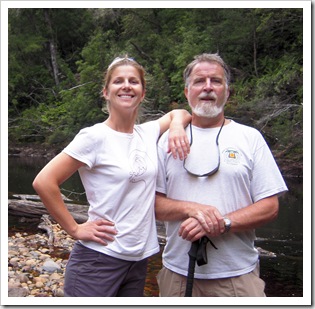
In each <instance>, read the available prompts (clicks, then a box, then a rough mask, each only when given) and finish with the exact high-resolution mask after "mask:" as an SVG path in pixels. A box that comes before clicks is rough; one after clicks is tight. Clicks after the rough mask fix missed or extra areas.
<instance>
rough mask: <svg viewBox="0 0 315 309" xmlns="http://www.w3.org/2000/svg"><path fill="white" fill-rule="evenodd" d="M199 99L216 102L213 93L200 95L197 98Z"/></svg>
mask: <svg viewBox="0 0 315 309" xmlns="http://www.w3.org/2000/svg"><path fill="white" fill-rule="evenodd" d="M199 99H202V100H203V99H205V100H216V99H217V96H216V95H215V94H214V93H202V94H201V95H200V96H199Z"/></svg>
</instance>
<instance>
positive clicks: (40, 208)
mask: <svg viewBox="0 0 315 309" xmlns="http://www.w3.org/2000/svg"><path fill="white" fill-rule="evenodd" d="M19 197H20V198H21V199H9V201H8V208H9V212H8V213H9V216H10V215H12V216H17V217H25V218H38V219H40V218H41V217H42V215H49V213H48V211H47V209H46V207H45V206H44V204H43V203H42V202H41V201H34V200H28V199H26V196H24V195H23V196H19ZM33 198H34V197H33V196H32V199H33ZM65 205H66V206H67V208H68V210H69V212H70V213H71V215H72V216H73V218H74V220H75V221H76V222H77V223H84V222H86V221H87V219H88V215H87V212H88V208H89V206H88V205H81V204H70V203H65Z"/></svg>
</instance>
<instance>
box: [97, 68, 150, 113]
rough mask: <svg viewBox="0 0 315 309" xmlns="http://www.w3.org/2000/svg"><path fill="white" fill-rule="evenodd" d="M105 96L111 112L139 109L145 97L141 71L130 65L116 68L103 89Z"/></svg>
mask: <svg viewBox="0 0 315 309" xmlns="http://www.w3.org/2000/svg"><path fill="white" fill-rule="evenodd" d="M103 94H104V97H105V99H106V100H107V102H108V103H109V107H110V110H112V109H113V108H115V109H121V108H131V109H136V108H138V107H139V104H140V103H141V101H142V100H143V99H144V96H145V90H144V87H143V83H142V80H141V76H140V72H139V70H138V69H137V68H136V67H134V66H133V65H129V64H123V65H119V66H116V67H115V68H114V69H113V70H112V72H111V75H110V78H109V79H108V82H107V84H106V87H104V89H103Z"/></svg>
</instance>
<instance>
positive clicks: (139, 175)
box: [129, 149, 152, 185]
mask: <svg viewBox="0 0 315 309" xmlns="http://www.w3.org/2000/svg"><path fill="white" fill-rule="evenodd" d="M150 163H151V164H152V162H151V160H150V158H149V156H148V155H147V153H146V152H144V151H140V150H137V149H136V150H133V151H132V152H131V154H130V156H129V164H130V167H131V171H130V172H129V174H130V177H129V181H130V182H132V183H136V182H139V181H143V182H144V184H145V185H146V181H145V178H147V177H148V175H147V172H148V168H149V164H150Z"/></svg>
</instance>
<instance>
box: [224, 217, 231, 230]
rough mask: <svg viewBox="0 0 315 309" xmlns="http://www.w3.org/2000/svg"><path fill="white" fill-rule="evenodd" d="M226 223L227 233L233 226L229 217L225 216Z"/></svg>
mask: <svg viewBox="0 0 315 309" xmlns="http://www.w3.org/2000/svg"><path fill="white" fill-rule="evenodd" d="M224 225H225V231H224V232H225V233H227V232H228V231H229V230H230V228H231V220H230V219H228V218H224Z"/></svg>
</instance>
